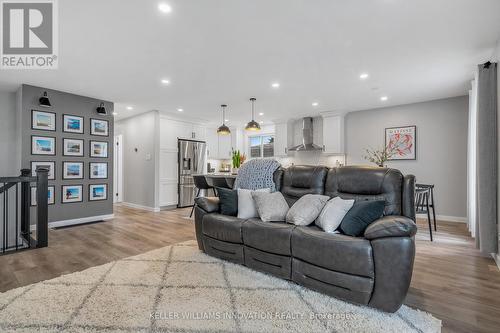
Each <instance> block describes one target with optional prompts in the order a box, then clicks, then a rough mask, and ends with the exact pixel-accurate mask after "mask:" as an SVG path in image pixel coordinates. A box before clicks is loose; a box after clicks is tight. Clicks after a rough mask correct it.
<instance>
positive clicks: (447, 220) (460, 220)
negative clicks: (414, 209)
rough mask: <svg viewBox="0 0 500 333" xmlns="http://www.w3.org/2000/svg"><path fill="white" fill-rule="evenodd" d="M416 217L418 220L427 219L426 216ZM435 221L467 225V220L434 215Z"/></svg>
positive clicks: (458, 217) (419, 215)
mask: <svg viewBox="0 0 500 333" xmlns="http://www.w3.org/2000/svg"><path fill="white" fill-rule="evenodd" d="M417 217H418V218H419V219H427V214H417ZM431 219H432V214H431ZM436 220H438V221H446V222H459V223H467V218H466V217H460V216H449V215H436Z"/></svg>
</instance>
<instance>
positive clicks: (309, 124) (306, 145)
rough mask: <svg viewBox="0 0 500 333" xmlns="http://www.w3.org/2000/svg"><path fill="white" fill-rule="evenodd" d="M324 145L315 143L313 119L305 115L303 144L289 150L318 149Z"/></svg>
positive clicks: (303, 120)
mask: <svg viewBox="0 0 500 333" xmlns="http://www.w3.org/2000/svg"><path fill="white" fill-rule="evenodd" d="M318 150H323V148H322V147H320V146H318V145H315V144H314V143H313V119H312V117H305V118H304V119H302V144H300V145H298V146H294V147H292V148H290V149H289V151H318Z"/></svg>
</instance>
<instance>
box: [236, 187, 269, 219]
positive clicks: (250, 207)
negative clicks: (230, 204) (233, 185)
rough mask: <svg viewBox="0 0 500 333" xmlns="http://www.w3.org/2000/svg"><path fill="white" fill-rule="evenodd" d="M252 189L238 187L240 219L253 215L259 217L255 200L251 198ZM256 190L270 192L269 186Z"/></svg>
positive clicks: (249, 217)
mask: <svg viewBox="0 0 500 333" xmlns="http://www.w3.org/2000/svg"><path fill="white" fill-rule="evenodd" d="M252 192H254V191H252V190H245V189H242V188H239V189H238V218H240V219H251V218H253V217H259V212H258V211H257V207H256V206H255V201H254V200H253V198H252ZM256 192H267V193H270V192H271V189H270V188H263V189H260V190H257V191H256Z"/></svg>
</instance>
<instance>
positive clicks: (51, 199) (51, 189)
mask: <svg viewBox="0 0 500 333" xmlns="http://www.w3.org/2000/svg"><path fill="white" fill-rule="evenodd" d="M47 193H48V201H47V202H48V204H49V205H53V204H55V203H56V200H55V197H54V195H55V193H56V187H55V186H49V187H48V188H47ZM30 196H31V198H30V199H31V206H36V205H37V203H36V186H32V187H31V193H30Z"/></svg>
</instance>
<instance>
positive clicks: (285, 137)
mask: <svg viewBox="0 0 500 333" xmlns="http://www.w3.org/2000/svg"><path fill="white" fill-rule="evenodd" d="M274 131H275V133H274V156H287V155H288V148H289V147H290V146H291V145H293V140H292V139H291V138H292V135H293V128H292V125H291V124H289V123H288V122H279V123H276V124H275V127H274Z"/></svg>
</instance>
